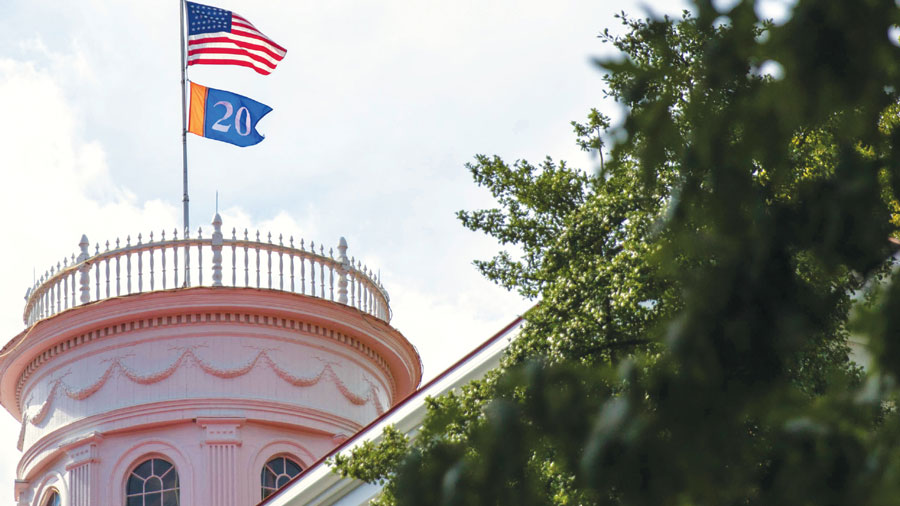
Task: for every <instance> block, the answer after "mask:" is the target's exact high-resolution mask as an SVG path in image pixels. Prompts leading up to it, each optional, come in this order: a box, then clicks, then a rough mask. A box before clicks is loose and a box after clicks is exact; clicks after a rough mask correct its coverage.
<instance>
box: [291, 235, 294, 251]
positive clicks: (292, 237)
mask: <svg viewBox="0 0 900 506" xmlns="http://www.w3.org/2000/svg"><path fill="white" fill-rule="evenodd" d="M291 249H294V236H291Z"/></svg>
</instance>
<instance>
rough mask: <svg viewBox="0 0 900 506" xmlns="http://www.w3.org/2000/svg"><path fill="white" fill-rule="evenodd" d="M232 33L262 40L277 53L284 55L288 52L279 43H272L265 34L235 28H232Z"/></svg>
mask: <svg viewBox="0 0 900 506" xmlns="http://www.w3.org/2000/svg"><path fill="white" fill-rule="evenodd" d="M231 35H232V36H244V37H248V38H251V39H254V40H257V41H259V42H261V43H262V44H264V45H265V46H266V47H267V48H269V50H270V51H272V52H273V53H275V54H279V55H280V56H284V53H285V52H286V51H285V50H284V49H281V47H280V46H279V45H278V44H271V43H270V42H271V41H270V40H269V39H267V38H266V37H265V36H260V35H256V34H255V33H253V32H246V31H243V30H235V29H234V28H232V29H231Z"/></svg>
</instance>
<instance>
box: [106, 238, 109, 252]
mask: <svg viewBox="0 0 900 506" xmlns="http://www.w3.org/2000/svg"><path fill="white" fill-rule="evenodd" d="M106 251H109V239H107V240H106Z"/></svg>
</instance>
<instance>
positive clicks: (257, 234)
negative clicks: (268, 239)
mask: <svg viewBox="0 0 900 506" xmlns="http://www.w3.org/2000/svg"><path fill="white" fill-rule="evenodd" d="M256 242H259V229H256Z"/></svg>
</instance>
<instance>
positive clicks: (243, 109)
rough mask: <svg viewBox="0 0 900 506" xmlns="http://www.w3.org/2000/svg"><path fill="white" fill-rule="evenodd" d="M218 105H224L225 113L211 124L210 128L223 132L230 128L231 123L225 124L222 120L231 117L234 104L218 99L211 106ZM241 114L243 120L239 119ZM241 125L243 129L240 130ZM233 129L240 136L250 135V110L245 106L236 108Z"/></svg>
mask: <svg viewBox="0 0 900 506" xmlns="http://www.w3.org/2000/svg"><path fill="white" fill-rule="evenodd" d="M220 105H224V106H225V115H224V116H222V117H221V118H219V120H218V121H216V122H215V123H214V124H213V126H212V129H213V130H216V131H219V132H222V133H225V132H228V130H230V129H231V125H225V124H222V122H223V121H225V120H227V119H228V118H230V117H231V114H232V113H233V112H234V106H233V105H232V104H231V102H227V101H225V100H220V101H218V102H216V103H215V104H214V105H213V107H218V106H220ZM241 116H243V117H244V120H243V122H242V121H241ZM242 126H243V127H244V129H243V130H241V127H242ZM234 130H235V131H236V132H237V133H238V135H240V136H247V135H250V111H249V110H247V108H246V107H244V106H241V107H240V108H239V109H238V110H237V114H236V115H235V116H234Z"/></svg>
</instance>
